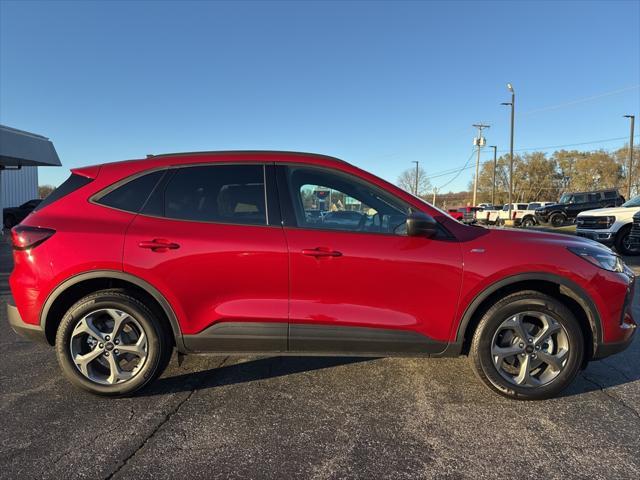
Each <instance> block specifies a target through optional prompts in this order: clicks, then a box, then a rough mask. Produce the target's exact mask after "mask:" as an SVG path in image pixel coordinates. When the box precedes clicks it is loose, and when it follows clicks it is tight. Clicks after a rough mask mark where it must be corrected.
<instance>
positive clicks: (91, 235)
mask: <svg viewBox="0 0 640 480" xmlns="http://www.w3.org/2000/svg"><path fill="white" fill-rule="evenodd" d="M326 189H330V190H331V198H332V199H334V200H335V201H336V203H338V202H340V203H341V204H343V205H349V208H351V209H353V210H350V212H354V210H357V212H354V213H356V214H358V215H359V217H356V216H353V215H345V214H346V213H347V211H346V210H345V211H340V212H331V213H327V214H326V216H325V218H324V219H323V221H322V222H320V223H319V222H317V221H316V220H317V216H316V214H315V213H314V214H313V215H306V214H305V211H306V210H316V209H317V207H316V206H314V202H313V201H311V200H310V199H312V197H313V195H314V192H318V191H319V190H326ZM338 214H339V215H338ZM330 215H331V217H330ZM326 217H329V220H327V219H326ZM356 220H357V221H356ZM11 239H12V244H13V257H14V268H13V271H12V273H11V276H10V278H9V284H10V287H11V292H12V294H13V301H14V302H15V304H13V303H8V304H7V318H8V321H9V323H10V325H11V326H12V327H13V329H14V330H15V331H16V332H18V333H20V334H21V335H23V336H25V337H28V338H31V339H34V340H40V341H42V342H44V343H48V344H50V345H52V346H55V351H56V355H57V358H58V362H59V365H60V367H61V370H62V372H63V373H64V375H65V376H66V377H67V378H68V379H69V380H70V381H71V382H72V383H73V384H74V385H76V386H78V387H80V388H83V389H86V390H88V391H90V392H93V393H95V394H99V395H107V396H122V395H128V394H131V393H133V392H135V391H137V390H139V389H141V388H143V387H144V386H146V385H148V384H149V383H150V382H152V381H153V380H154V379H155V378H157V377H158V375H160V374H161V373H162V371H163V370H164V369H165V367H166V366H167V363H168V361H169V359H170V358H171V355H172V352H173V350H174V349H177V350H178V352H179V353H180V354H189V353H210V354H223V355H230V354H235V355H246V354H253V355H261V354H265V355H274V354H275V355H282V354H285V355H338V356H345V355H347V356H351V355H361V356H367V357H388V356H423V357H429V356H440V357H442V356H458V355H460V354H464V355H469V357H470V359H471V363H472V366H473V368H474V369H475V370H476V373H477V374H478V377H479V378H480V379H481V380H482V381H483V382H484V383H485V384H486V385H487V386H488V387H489V388H491V389H492V390H493V391H495V392H497V393H500V394H502V395H505V396H507V397H510V398H514V399H541V398H548V397H552V396H554V395H557V394H558V393H559V392H560V391H561V390H562V389H564V388H565V387H567V386H568V385H569V384H570V383H571V382H572V381H573V379H574V378H575V377H576V375H577V374H578V372H579V371H580V369H582V368H584V366H585V364H586V363H587V362H588V361H590V360H594V359H599V358H604V357H606V356H609V355H612V354H614V353H616V352H619V351H621V350H624V349H625V348H626V347H627V346H628V345H629V344H630V343H631V342H632V340H633V333H634V330H635V327H636V323H635V321H634V319H633V310H632V307H631V301H630V300H631V299H632V298H633V285H634V275H633V272H632V271H631V270H630V269H629V268H628V267H627V266H626V265H625V264H624V263H623V261H622V260H621V258H620V257H619V256H618V255H615V254H614V253H613V252H612V251H611V250H610V249H608V248H605V247H603V246H601V245H598V244H597V243H594V242H591V241H588V240H585V239H583V238H579V237H575V236H567V235H554V234H549V233H544V234H543V233H539V232H523V231H518V230H514V229H487V228H479V227H472V226H468V225H463V224H461V223H460V222H457V221H455V220H453V219H452V218H451V217H450V216H449V215H447V214H446V213H445V212H442V211H441V210H439V209H437V208H435V207H433V206H432V205H430V204H428V203H427V202H425V201H423V200H421V199H419V198H416V197H414V196H413V195H411V194H409V193H407V192H405V191H403V190H402V189H400V188H398V187H396V186H394V185H392V184H390V183H388V182H386V181H384V180H382V179H380V178H378V177H376V176H374V175H372V174H370V173H367V172H365V171H363V170H361V169H359V168H357V167H355V166H353V165H350V164H348V163H346V162H344V161H341V160H337V159H334V158H331V157H325V156H322V155H313V154H304V153H293V152H203V153H189V154H168V155H155V156H150V157H148V158H146V159H142V160H135V161H125V162H117V163H111V164H105V165H101V166H92V167H84V168H78V169H74V170H72V175H71V176H70V177H69V179H68V180H67V181H66V182H65V183H64V184H63V185H61V186H60V187H59V188H58V189H56V190H55V191H54V192H53V193H52V194H51V195H49V196H48V197H47V199H46V200H45V201H43V202H42V203H41V204H40V205H39V207H38V208H37V209H36V210H35V211H34V212H33V213H32V214H31V215H29V216H28V217H27V218H26V219H25V220H24V222H23V223H22V224H20V225H18V226H16V227H14V228H13V229H12V231H11ZM363 371H364V370H363ZM455 374H456V372H451V375H455Z"/></svg>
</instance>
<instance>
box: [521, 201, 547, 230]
mask: <svg viewBox="0 0 640 480" xmlns="http://www.w3.org/2000/svg"><path fill="white" fill-rule="evenodd" d="M554 203H556V202H531V203H530V204H529V205H527V208H525V209H524V210H518V211H516V217H515V218H514V225H516V226H521V227H524V228H528V227H533V226H534V225H537V224H538V220H537V219H536V208H540V207H546V206H547V205H551V204H554Z"/></svg>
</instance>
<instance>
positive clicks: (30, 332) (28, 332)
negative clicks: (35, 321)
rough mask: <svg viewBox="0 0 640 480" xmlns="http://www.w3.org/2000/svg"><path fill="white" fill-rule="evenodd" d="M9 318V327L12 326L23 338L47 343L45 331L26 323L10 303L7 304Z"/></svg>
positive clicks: (38, 326)
mask: <svg viewBox="0 0 640 480" xmlns="http://www.w3.org/2000/svg"><path fill="white" fill-rule="evenodd" d="M7 318H8V319H9V325H11V328H12V329H13V331H14V332H16V333H17V334H18V335H20V336H21V337H24V338H28V339H29V340H34V341H36V342H41V343H47V338H46V336H45V333H44V329H43V328H42V327H41V326H40V325H31V324H29V323H24V322H23V321H22V317H21V316H20V312H18V309H17V308H16V306H15V305H11V304H10V303H9V302H7Z"/></svg>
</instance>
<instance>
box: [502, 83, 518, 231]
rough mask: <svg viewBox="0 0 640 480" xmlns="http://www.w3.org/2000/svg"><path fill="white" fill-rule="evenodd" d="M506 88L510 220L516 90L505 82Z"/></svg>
mask: <svg viewBox="0 0 640 480" xmlns="http://www.w3.org/2000/svg"><path fill="white" fill-rule="evenodd" d="M507 88H508V89H509V91H510V92H511V102H504V103H502V104H501V105H511V142H510V146H509V220H511V209H512V207H513V125H514V118H515V110H516V92H515V91H514V90H513V85H511V84H510V83H507Z"/></svg>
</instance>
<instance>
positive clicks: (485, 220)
mask: <svg viewBox="0 0 640 480" xmlns="http://www.w3.org/2000/svg"><path fill="white" fill-rule="evenodd" d="M480 205H482V204H480ZM501 211H502V205H499V206H494V205H488V206H485V207H482V208H481V209H480V210H477V211H476V221H477V222H478V223H482V224H483V225H496V224H497V223H498V219H499V218H500V212H501Z"/></svg>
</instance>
